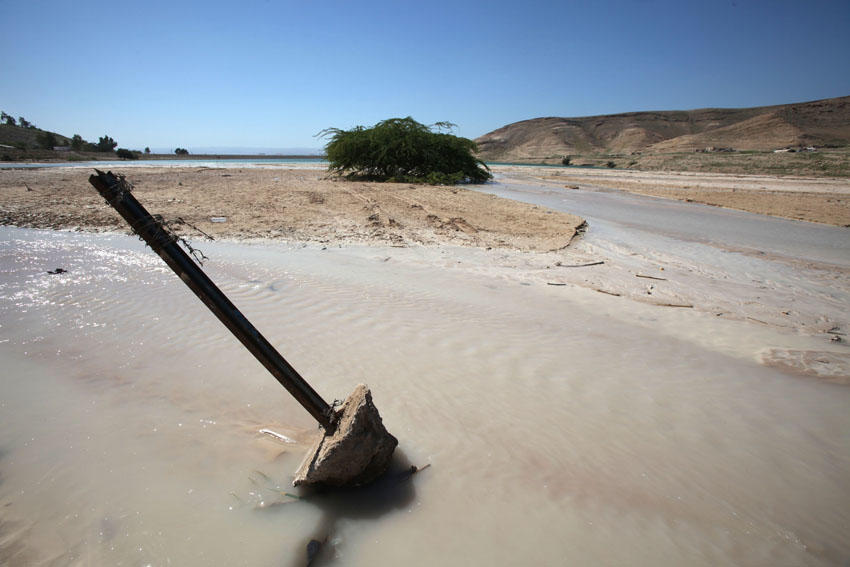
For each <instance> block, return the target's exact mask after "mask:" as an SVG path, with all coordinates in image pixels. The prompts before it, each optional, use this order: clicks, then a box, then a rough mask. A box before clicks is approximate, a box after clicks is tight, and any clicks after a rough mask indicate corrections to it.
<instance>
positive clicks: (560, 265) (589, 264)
mask: <svg viewBox="0 0 850 567" xmlns="http://www.w3.org/2000/svg"><path fill="white" fill-rule="evenodd" d="M604 263H605V262H603V261H599V262H588V263H587V264H566V265H565V264H561V263H560V262H555V265H556V266H558V267H559V268H587V267H588V266H599V265H600V264H604Z"/></svg>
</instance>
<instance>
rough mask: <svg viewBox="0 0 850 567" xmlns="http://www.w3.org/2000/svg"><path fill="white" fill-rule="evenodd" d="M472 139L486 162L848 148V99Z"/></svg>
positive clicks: (561, 121)
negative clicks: (723, 150) (707, 150)
mask: <svg viewBox="0 0 850 567" xmlns="http://www.w3.org/2000/svg"><path fill="white" fill-rule="evenodd" d="M475 141H476V142H477V143H478V153H479V157H481V158H482V159H484V160H487V161H529V160H546V159H549V160H551V159H554V158H558V157H559V156H560V157H562V156H566V155H571V154H583V155H587V154H612V155H613V154H619V155H623V154H633V153H643V152H652V153H672V152H693V151H695V150H701V149H705V148H708V147H716V148H733V149H735V150H771V149H777V148H784V147H788V146H811V145H839V146H845V145H848V144H850V96H844V97H838V98H830V99H823V100H816V101H811V102H802V103H794V104H783V105H777V106H762V107H755V108H703V109H698V110H683V111H647V112H627V113H623V114H609V115H602V116H587V117H580V118H555V117H550V118H534V119H531V120H523V121H521V122H514V123H513V124H508V125H507V126H503V127H502V128H499V129H498V130H494V131H492V132H490V133H488V134H484V135H483V136H481V137H479V138H477V139H476V140H475Z"/></svg>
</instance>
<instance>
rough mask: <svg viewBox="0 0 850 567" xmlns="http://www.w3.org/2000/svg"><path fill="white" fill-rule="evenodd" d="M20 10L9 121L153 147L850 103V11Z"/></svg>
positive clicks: (5, 99) (333, 6) (647, 2)
mask: <svg viewBox="0 0 850 567" xmlns="http://www.w3.org/2000/svg"><path fill="white" fill-rule="evenodd" d="M0 18H2V22H3V33H2V34H0V109H2V110H4V111H6V112H8V113H10V114H12V115H14V116H19V115H20V116H24V117H25V118H27V119H28V120H30V121H32V122H35V123H36V124H37V125H38V126H41V127H44V128H48V129H51V130H54V131H57V132H59V133H62V134H65V135H72V134H75V133H78V134H80V135H82V136H83V137H84V138H86V139H88V140H93V141H96V140H97V138H98V137H99V136H101V135H103V134H109V135H110V136H112V137H113V138H115V139H116V140H117V141H118V142H119V145H120V146H123V147H128V148H133V149H141V148H143V147H145V146H150V147H151V148H154V149H156V148H162V149H165V150H170V149H172V148H174V147H176V146H181V147H186V148H189V149H190V151H191V150H192V149H193V148H200V147H243V148H245V147H252V148H295V147H301V148H303V147H308V148H309V147H313V148H318V147H321V146H322V145H323V143H324V142H322V141H321V140H319V139H317V138H315V137H314V135H315V134H316V133H317V132H319V131H320V130H322V129H324V128H326V127H331V126H333V127H340V128H349V127H352V126H355V125H358V124H362V125H372V124H374V123H376V122H378V121H379V120H382V119H384V118H389V117H395V116H408V115H410V116H413V117H414V118H415V119H416V120H418V121H420V122H423V123H428V124H430V123H433V122H436V121H439V120H448V121H451V122H454V123H456V124H458V128H457V130H456V133H457V134H459V135H462V136H466V137H470V138H475V137H477V136H480V135H482V134H485V133H486V132H489V131H491V130H494V129H496V128H499V127H501V126H504V125H505V124H509V123H511V122H515V121H518V120H524V119H529V118H536V117H540V116H586V115H594V114H608V113H616V112H629V111H637V110H673V109H691V108H702V107H744V106H761V105H770V104H782V103H786V102H796V101H805V100H814V99H819V98H829V97H835V96H843V95H848V94H850V31H848V30H850V1H848V0H835V1H818V0H808V1H802V0H800V1H794V2H792V1H784V0H764V1H748V0H734V1H729V0H705V1H687V0H680V1H666V0H620V1H608V2H605V1H598V2H570V1H561V2H553V1H536V0H527V1H525V2H516V1H512V2H503V1H499V0H493V1H489V2H483V1H473V2H465V1H463V0H449V1H442V0H436V1H433V0H432V1H422V0H419V1H404V0H396V1H372V0H358V1H335V0H326V1H321V0H317V1H311V0H301V1H299V2H289V1H271V0H267V1H252V0H243V1H240V2H219V1H216V0H207V1H205V2H180V1H179V0H171V1H166V2H160V1H158V0H151V1H134V2H118V1H115V0H111V1H108V2H106V1H104V2H99V1H85V0H83V1H76V2H70V1H68V0H64V1H61V2H57V1H41V0H23V1H19V0H0Z"/></svg>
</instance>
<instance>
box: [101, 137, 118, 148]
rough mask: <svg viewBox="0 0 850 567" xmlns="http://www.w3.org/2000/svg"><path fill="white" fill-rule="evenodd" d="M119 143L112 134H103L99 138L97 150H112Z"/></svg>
mask: <svg viewBox="0 0 850 567" xmlns="http://www.w3.org/2000/svg"><path fill="white" fill-rule="evenodd" d="M117 145H118V142H116V141H115V140H113V139H112V137H111V136H101V137H100V138H98V140H97V151H99V152H111V151H113V150H114V149H115V146H117Z"/></svg>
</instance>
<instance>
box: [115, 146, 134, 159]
mask: <svg viewBox="0 0 850 567" xmlns="http://www.w3.org/2000/svg"><path fill="white" fill-rule="evenodd" d="M115 155H116V156H118V157H120V158H122V159H136V154H134V153H133V152H131V151H130V150H128V149H127V148H118V149H117V150H115Z"/></svg>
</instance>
